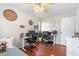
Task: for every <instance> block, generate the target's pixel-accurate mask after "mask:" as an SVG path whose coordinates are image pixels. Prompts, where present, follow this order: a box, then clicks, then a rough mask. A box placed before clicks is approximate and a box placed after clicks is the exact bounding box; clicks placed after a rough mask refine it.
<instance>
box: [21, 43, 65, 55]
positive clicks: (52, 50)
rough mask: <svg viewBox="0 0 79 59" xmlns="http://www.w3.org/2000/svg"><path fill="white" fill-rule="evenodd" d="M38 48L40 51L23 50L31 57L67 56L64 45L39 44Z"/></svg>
mask: <svg viewBox="0 0 79 59" xmlns="http://www.w3.org/2000/svg"><path fill="white" fill-rule="evenodd" d="M37 48H38V50H36V49H32V52H30V51H27V50H23V49H21V50H22V51H23V52H25V53H26V54H27V55H29V56H51V55H54V56H66V46H63V45H58V44H55V45H46V44H42V43H38V44H37Z"/></svg>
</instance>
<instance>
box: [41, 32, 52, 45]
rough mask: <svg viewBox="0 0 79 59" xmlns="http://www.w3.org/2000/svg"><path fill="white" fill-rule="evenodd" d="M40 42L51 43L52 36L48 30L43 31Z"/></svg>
mask: <svg viewBox="0 0 79 59" xmlns="http://www.w3.org/2000/svg"><path fill="white" fill-rule="evenodd" d="M42 42H44V43H46V44H53V37H52V36H51V33H50V32H48V31H46V32H43V37H42Z"/></svg>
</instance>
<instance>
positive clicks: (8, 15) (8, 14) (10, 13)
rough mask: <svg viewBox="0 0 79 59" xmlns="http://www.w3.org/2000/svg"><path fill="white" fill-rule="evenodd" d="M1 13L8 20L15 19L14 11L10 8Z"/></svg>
mask: <svg viewBox="0 0 79 59" xmlns="http://www.w3.org/2000/svg"><path fill="white" fill-rule="evenodd" d="M3 15H4V17H5V18H6V19H7V20H10V21H14V20H16V19H17V14H16V12H15V11H13V10H11V9H6V10H4V12H3Z"/></svg>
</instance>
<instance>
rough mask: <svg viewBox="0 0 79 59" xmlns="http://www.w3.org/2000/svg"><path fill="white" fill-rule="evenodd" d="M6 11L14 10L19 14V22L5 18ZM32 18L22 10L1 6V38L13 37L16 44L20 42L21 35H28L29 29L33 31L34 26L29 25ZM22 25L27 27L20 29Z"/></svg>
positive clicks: (5, 5)
mask: <svg viewBox="0 0 79 59" xmlns="http://www.w3.org/2000/svg"><path fill="white" fill-rule="evenodd" d="M5 9H12V10H14V11H15V12H16V14H17V20H15V21H9V20H7V19H6V18H5V17H4V16H3V11H4V10H5ZM30 17H31V16H29V15H28V14H27V13H24V12H22V10H21V9H19V8H17V7H16V6H12V5H9V4H0V37H6V36H11V37H14V38H15V42H16V41H17V42H18V37H19V34H20V33H22V32H23V33H26V32H27V31H28V30H29V29H33V26H29V25H28V20H29V19H30ZM20 25H25V28H23V29H22V28H20Z"/></svg>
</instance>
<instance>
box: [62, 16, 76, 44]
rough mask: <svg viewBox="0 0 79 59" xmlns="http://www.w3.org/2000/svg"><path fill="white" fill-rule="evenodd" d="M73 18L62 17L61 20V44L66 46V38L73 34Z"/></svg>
mask: <svg viewBox="0 0 79 59" xmlns="http://www.w3.org/2000/svg"><path fill="white" fill-rule="evenodd" d="M74 21H75V17H63V18H62V19H61V44H63V45H66V38H70V37H72V36H73V34H74Z"/></svg>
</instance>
